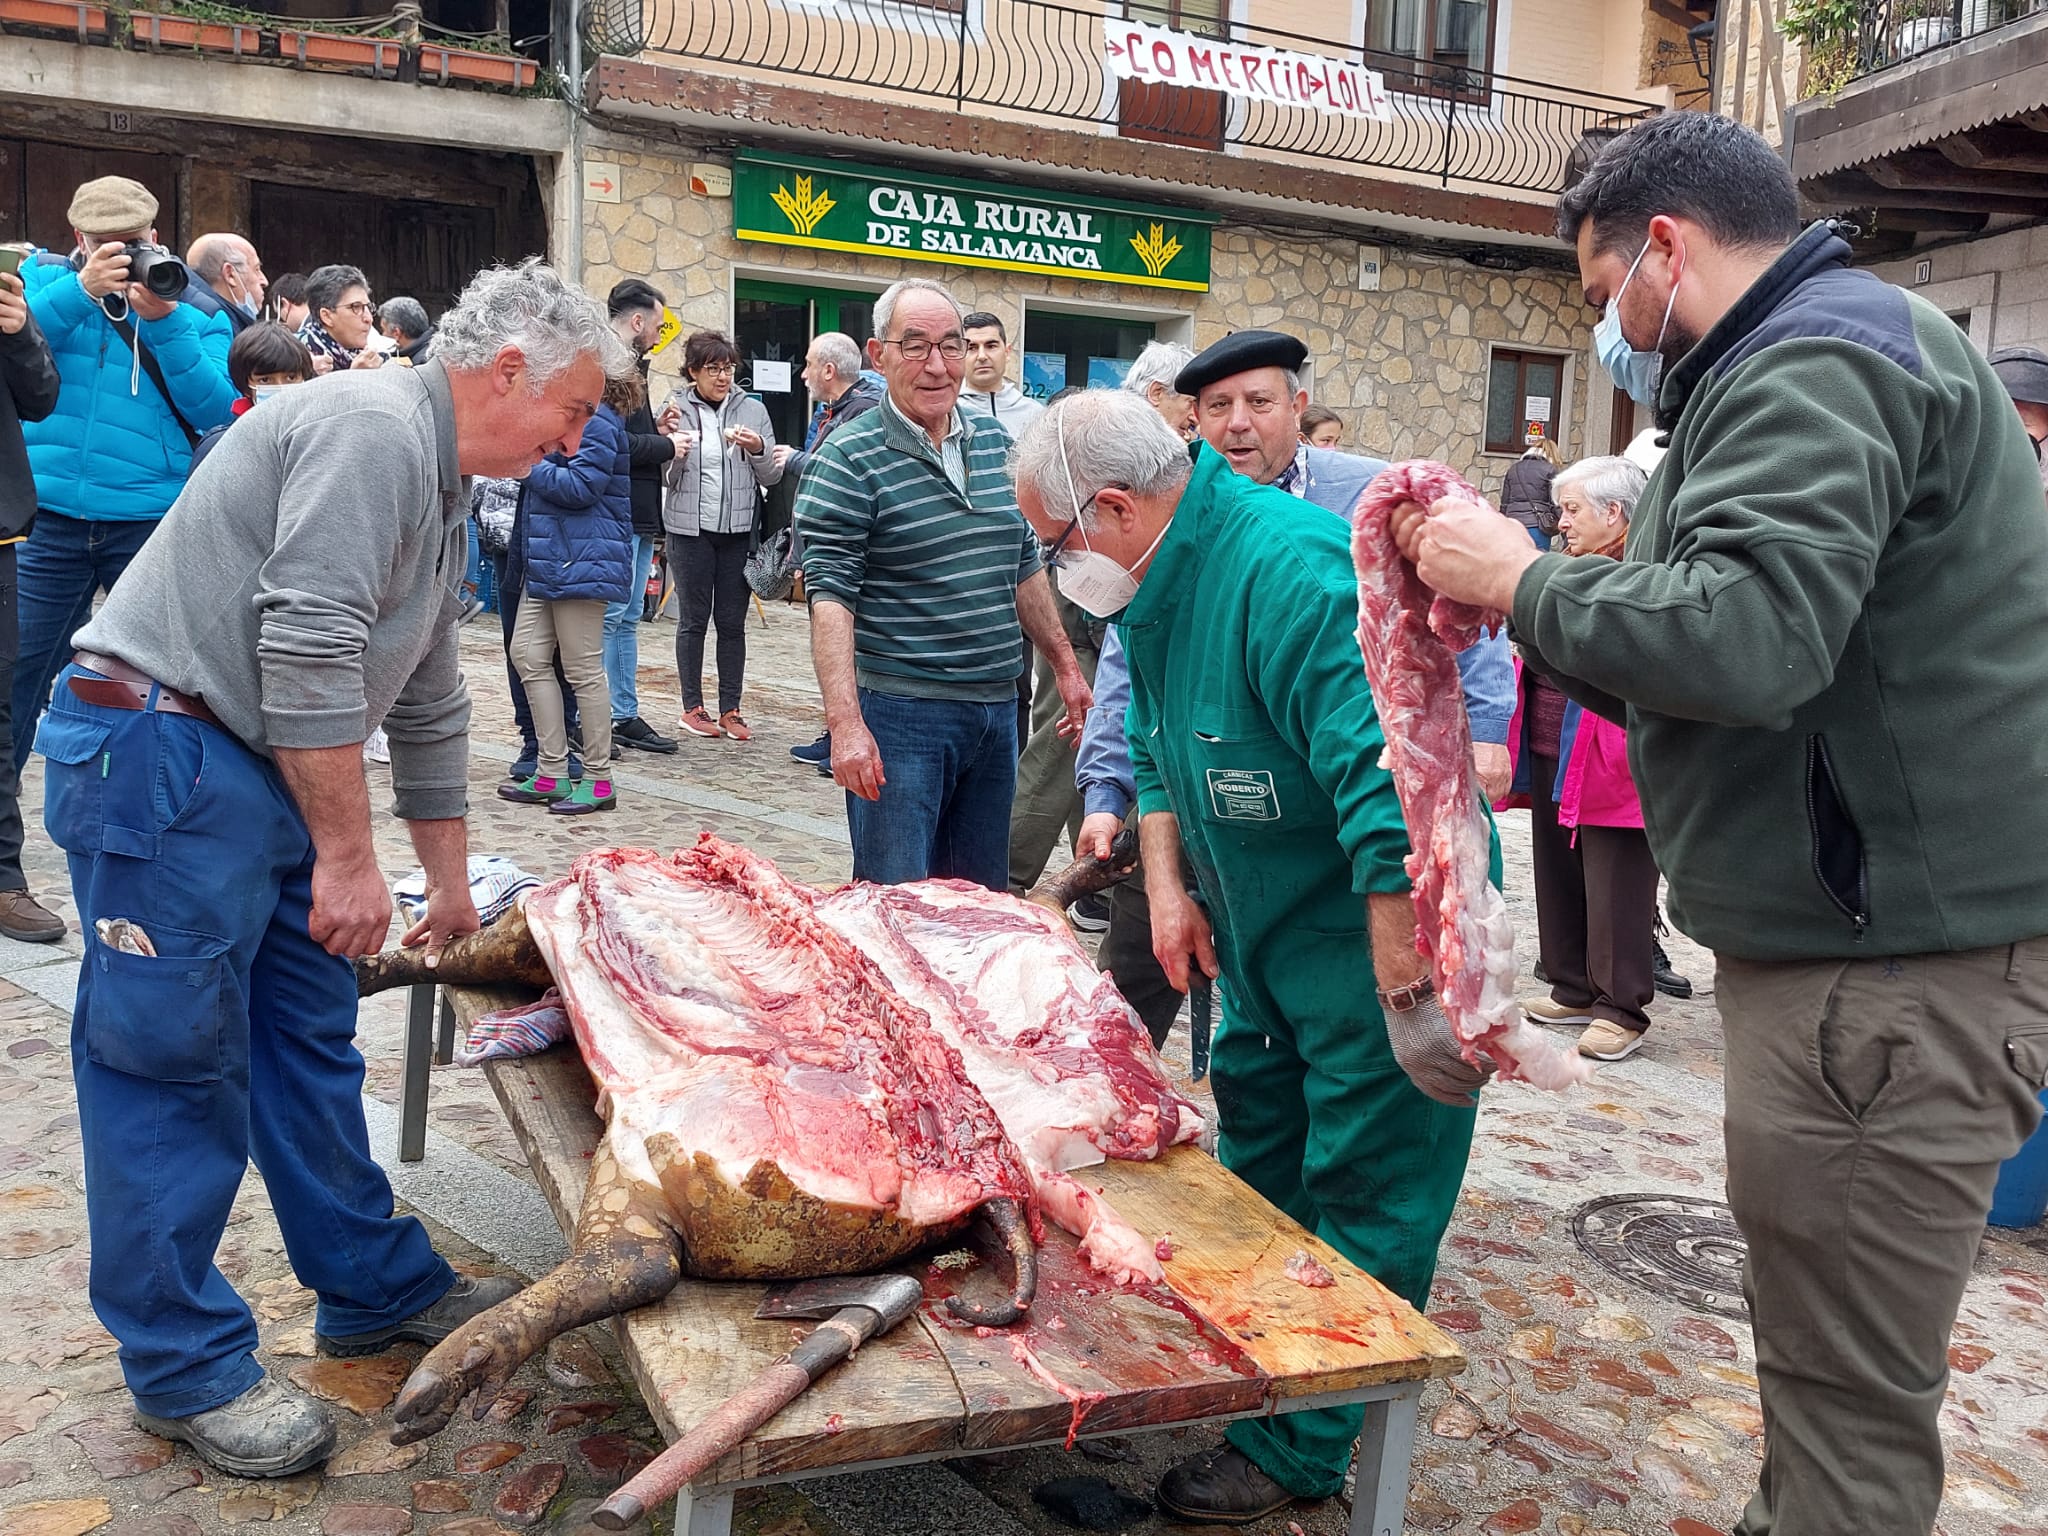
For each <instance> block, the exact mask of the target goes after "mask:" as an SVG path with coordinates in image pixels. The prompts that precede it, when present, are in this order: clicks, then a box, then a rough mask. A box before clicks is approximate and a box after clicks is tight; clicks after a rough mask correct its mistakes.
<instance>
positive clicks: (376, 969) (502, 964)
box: [356, 905, 554, 997]
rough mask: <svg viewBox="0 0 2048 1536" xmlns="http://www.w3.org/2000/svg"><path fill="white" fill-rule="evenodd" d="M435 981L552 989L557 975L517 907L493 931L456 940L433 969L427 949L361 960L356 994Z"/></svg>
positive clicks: (392, 951)
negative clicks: (550, 970) (552, 972)
mask: <svg viewBox="0 0 2048 1536" xmlns="http://www.w3.org/2000/svg"><path fill="white" fill-rule="evenodd" d="M422 981H435V982H442V983H445V984H446V985H448V986H453V987H511V986H518V985H520V984H522V983H523V984H525V985H527V986H531V987H542V988H545V987H551V986H553V985H554V977H553V975H552V974H551V973H550V972H549V971H548V967H547V962H546V961H545V960H543V959H541V955H540V946H539V945H537V944H535V943H534V942H533V934H532V933H531V932H530V931H529V930H528V928H527V926H526V908H525V906H524V905H521V906H517V907H514V908H513V909H512V910H511V911H510V912H507V913H506V914H505V915H504V916H503V917H501V918H499V919H498V920H497V921H496V922H495V923H493V924H491V926H490V927H488V928H481V929H478V930H477V931H476V932H475V933H472V934H469V935H467V936H466V937H463V938H460V939H457V940H456V941H455V942H454V943H452V944H450V945H448V946H447V947H446V948H444V949H443V950H442V951H441V960H440V963H439V964H438V965H436V966H434V967H433V968H432V969H429V968H428V966H427V952H426V950H425V949H424V948H417V949H387V950H385V951H384V953H382V954H381V955H365V956H363V957H362V958H361V959H360V960H358V961H356V995H357V996H358V997H371V996H374V995H375V994H376V993H379V992H388V991H390V990H391V989H392V988H393V987H409V986H412V985H413V984H415V983H416V982H422Z"/></svg>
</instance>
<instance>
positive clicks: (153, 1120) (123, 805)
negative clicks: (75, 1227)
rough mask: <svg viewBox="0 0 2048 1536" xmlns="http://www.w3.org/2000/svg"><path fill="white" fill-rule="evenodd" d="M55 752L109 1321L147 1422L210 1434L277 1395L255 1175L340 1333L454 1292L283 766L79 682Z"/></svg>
mask: <svg viewBox="0 0 2048 1536" xmlns="http://www.w3.org/2000/svg"><path fill="white" fill-rule="evenodd" d="M66 675H67V676H68V675H69V672H68V669H67V673H66ZM36 745H37V747H38V748H39V749H40V750H41V751H42V753H43V755H44V756H45V758H46V759H47V760H48V764H47V780H46V782H47V790H46V793H45V795H44V808H43V816H44V824H45V825H46V826H47V827H48V828H49V832H50V838H51V840H52V841H53V842H55V843H56V844H57V846H58V847H60V848H62V849H63V850H64V852H65V854H66V855H67V856H68V858H69V860H70V865H71V890H72V895H73V896H74V897H75V898H76V900H77V903H78V926H79V929H80V931H81V932H82V934H83V935H84V938H85V956H84V959H83V961H82V963H81V964H80V966H79V972H78V1000H77V1006H76V1009H75V1011H74V1013H73V1015H72V1022H71V1063H72V1077H73V1080H74V1083H75V1085H76V1087H77V1091H78V1118H79V1130H80V1134H81V1135H82V1136H83V1138H84V1142H85V1193H86V1222H87V1227H88V1230H89V1232H90V1235H91V1238H92V1266H91V1271H90V1276H89V1287H90V1291H91V1297H92V1305H93V1310H94V1312H96V1313H97V1314H98V1315H99V1318H100V1321H101V1322H103V1323H104V1324H105V1325H106V1327H107V1330H108V1332H110V1333H112V1334H113V1335H114V1337H115V1338H116V1339H118V1340H120V1344H121V1349H120V1356H121V1369H122V1372H123V1374H124V1375H125V1376H126V1378H127V1382H128V1389H129V1391H131V1392H132V1393H133V1394H134V1395H135V1402H136V1406H137V1407H139V1408H141V1409H142V1410H143V1411H144V1412H145V1413H154V1414H163V1415H166V1416H168V1417H177V1416H180V1415H184V1414H190V1413H199V1412H203V1411H204V1410H206V1409H208V1408H214V1407H218V1406H219V1405H220V1404H222V1403H225V1402H229V1401H231V1400H233V1399H234V1398H236V1397H239V1396H240V1395H241V1394H242V1393H244V1392H246V1391H248V1389H249V1388H250V1387H252V1386H254V1385H255V1384H256V1383H257V1381H259V1380H260V1379H261V1378H262V1376H263V1367H262V1365H261V1364H259V1363H258V1361H257V1359H256V1356H255V1349H256V1324H255V1321H254V1319H253V1318H251V1316H250V1315H249V1308H248V1306H247V1305H246V1304H245V1303H244V1302H243V1300H242V1298H241V1297H240V1296H238V1295H237V1294H236V1293H235V1289H234V1287H233V1286H232V1285H231V1284H229V1282H228V1280H227V1277H226V1276H225V1275H223V1274H222V1273H221V1272H220V1269H219V1268H218V1267H217V1266H216V1264H215V1262H214V1254H215V1250H216V1249H217V1248H218V1247H219V1244H220V1239H221V1233H222V1231H223V1229H224V1228H225V1227H226V1225H227V1221H228V1216H229V1213H230V1212H231V1211H232V1209H233V1207H234V1203H235V1192H236V1191H237V1190H238V1189H239V1188H240V1187H241V1184H242V1180H243V1179H244V1177H245V1176H246V1175H247V1173H248V1165H249V1162H250V1161H251V1159H253V1160H254V1161H255V1163H256V1166H257V1168H258V1169H260V1170H261V1172H262V1174H263V1182H264V1185H265V1186H266V1187H267V1188H268V1189H269V1191H270V1199H271V1203H272V1204H273V1205H274V1206H275V1208H276V1211H277V1224H278V1230H279V1231H280V1233H281V1234H282V1235H283V1237H284V1246H285V1253H286V1255H287V1256H288V1257H289V1258H290V1260H291V1266H292V1272H293V1273H294V1274H296V1275H297V1276H298V1277H299V1279H300V1280H301V1281H302V1282H303V1283H304V1284H306V1285H308V1286H310V1287H311V1288H312V1289H313V1292H314V1294H315V1295H316V1296H317V1297H318V1298H319V1311H318V1313H317V1315H316V1326H317V1327H318V1328H319V1330H320V1331H321V1332H322V1333H325V1334H329V1335H336V1336H343V1335H348V1334H357V1333H368V1332H371V1331H373V1330H375V1329H378V1328H384V1327H388V1326H389V1325H391V1324H392V1323H395V1322H398V1321H399V1320H400V1319H402V1318H405V1317H409V1316H411V1315H412V1314H413V1313H415V1312H417V1311H419V1310H420V1309H421V1308H423V1307H429V1306H432V1305H433V1304H434V1302H435V1301H436V1300H438V1299H439V1298H440V1296H441V1295H442V1294H443V1293H444V1292H445V1291H446V1290H447V1289H448V1287H449V1286H450V1285H451V1284H452V1283H453V1281H454V1273H453V1272H452V1271H451V1270H450V1269H449V1268H448V1266H447V1264H446V1263H444V1262H443V1261H442V1259H441V1258H440V1256H439V1255H438V1254H436V1253H435V1252H434V1248H433V1243H432V1241H431V1240H430V1239H429V1238H428V1236H427V1233H426V1229H425V1228H423V1227H422V1226H421V1225H420V1224H419V1222H418V1221H416V1220H414V1219H413V1218H412V1217H410V1216H396V1215H394V1214H393V1213H392V1205H391V1184H390V1182H389V1180H387V1179H386V1178H385V1176H384V1171H383V1169H381V1168H380V1167H378V1166H377V1163H376V1161H375V1159H373V1158H372V1157H371V1156H370V1146H369V1133H368V1128H367V1126H366V1125H365V1123H364V1119H363V1103H362V1090H363V1058H362V1056H361V1055H360V1054H359V1053H358V1052H357V1050H356V1044H355V1032H356V988H355V972H354V968H353V967H352V966H351V965H350V964H349V962H348V961H346V960H344V959H341V958H340V957H338V956H335V955H330V954H329V953H327V951H326V950H325V949H323V948H321V946H320V945H318V944H316V943H315V942H314V941H313V939H312V937H311V935H310V934H309V932H308V923H309V917H310V913H311V910H312V880H313V840H312V837H311V834H310V833H308V831H307V830H306V823H305V820H304V819H303V818H302V817H301V816H300V814H299V809H298V806H297V804H296V803H295V802H294V801H293V799H292V797H291V794H290V792H289V791H287V790H286V788H285V785H284V780H283V778H282V777H281V776H280V775H279V774H278V771H277V769H276V767H275V766H273V765H272V764H270V763H268V762H266V761H265V760H264V759H263V758H260V757H258V756H257V755H256V754H255V753H254V752H251V751H250V750H249V749H248V748H247V747H245V746H243V745H242V744H241V743H240V742H239V741H237V740H236V739H235V738H234V737H233V736H231V735H230V734H228V733H227V732H226V731H223V730H221V729H219V728H217V727H215V726H211V725H202V724H201V723H200V722H199V721H197V720H194V719H191V718H190V717H188V716H184V715H166V714H163V713H160V712H158V711H156V710H147V711H143V710H121V709H108V708H104V707H102V706H99V705H94V704H87V703H85V702H84V701H82V700H81V699H79V698H78V697H77V696H76V695H75V694H73V693H72V692H71V690H70V689H69V688H68V687H67V686H65V685H64V683H62V682H61V681H60V682H59V684H58V686H57V695H56V697H55V699H54V700H53V701H52V703H51V705H50V713H49V714H48V716H47V717H45V719H44V722H43V727H42V730H41V733H40V734H39V736H38V739H37V742H36ZM103 917H106V918H114V917H125V918H128V919H131V920H132V921H135V922H137V923H139V924H140V926H141V927H142V929H143V931H144V932H146V933H147V934H148V935H149V937H150V939H151V941H152V942H153V944H154V945H155V948H156V954H155V955H154V956H145V955H135V954H129V953H127V952H126V951H124V950H119V949H115V948H112V947H110V946H108V945H106V944H102V943H101V942H100V941H99V940H98V938H97V937H96V935H95V932H94V929H95V924H96V923H97V921H98V920H99V919H100V918H103Z"/></svg>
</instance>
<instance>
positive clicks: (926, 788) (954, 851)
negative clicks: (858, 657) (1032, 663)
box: [846, 688, 1017, 891]
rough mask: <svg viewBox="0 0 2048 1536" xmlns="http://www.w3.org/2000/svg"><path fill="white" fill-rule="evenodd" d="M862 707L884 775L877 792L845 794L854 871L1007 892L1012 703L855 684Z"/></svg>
mask: <svg viewBox="0 0 2048 1536" xmlns="http://www.w3.org/2000/svg"><path fill="white" fill-rule="evenodd" d="M860 713H861V718H862V719H863V720H865V721H866V722H867V727H868V731H869V733H870V734H871V735H873V737H874V738H875V746H876V748H877V750H879V751H880V753H881V754H882V774H883V776H884V777H885V778H886V779H887V780H888V782H887V783H886V784H884V785H883V786H882V794H881V798H880V799H878V800H863V799H861V798H860V797H859V796H858V795H855V794H853V793H852V792H851V791H849V792H848V794H847V796H846V822H847V827H848V829H849V830H850V832H851V833H852V836H853V878H854V879H856V880H873V881H876V882H879V883H881V884H884V885H898V884H901V883H902V882H904V881H906V880H924V879H928V878H930V877H932V876H951V877H953V878H954V879H958V880H972V881H974V882H975V883H976V884H977V885H985V886H987V887H988V888H989V889H990V890H992V891H1001V890H1007V889H1008V888H1009V884H1010V802H1011V801H1012V800H1013V799H1015V798H1016V794H1017V705H1016V701H1015V700H1014V699H1007V698H1006V699H1004V700H1003V701H1002V702H1001V703H998V704H966V703H962V702H960V701H958V700H956V699H906V698H902V697H900V696H898V695H896V694H890V693H876V692H874V691H873V690H872V689H868V688H863V689H861V691H860Z"/></svg>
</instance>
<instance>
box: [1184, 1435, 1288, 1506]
mask: <svg viewBox="0 0 2048 1536" xmlns="http://www.w3.org/2000/svg"><path fill="white" fill-rule="evenodd" d="M1293 1502H1294V1495H1293V1494H1291V1493H1289V1492H1288V1491H1287V1490H1286V1489H1285V1488H1282V1487H1281V1486H1280V1485H1279V1484H1278V1483H1276V1482H1274V1481H1273V1479H1272V1478H1270V1477H1268V1476H1266V1474H1265V1473H1263V1472H1261V1471H1260V1470H1259V1469H1258V1467H1257V1466H1255V1465H1254V1464H1253V1462H1252V1459H1251V1457H1249V1456H1247V1455H1245V1453H1244V1452H1243V1451H1240V1450H1239V1449H1238V1448H1237V1447H1236V1446H1234V1445H1219V1446H1217V1447H1216V1449H1214V1450H1213V1451H1203V1452H1202V1453H1201V1454H1200V1455H1199V1456H1190V1457H1189V1458H1188V1459H1187V1460H1186V1461H1182V1462H1177V1463H1175V1464H1174V1465H1173V1466H1172V1467H1171V1468H1170V1469H1168V1471H1167V1474H1166V1476H1164V1477H1162V1478H1160V1479H1159V1503H1160V1507H1161V1508H1163V1509H1165V1510H1166V1511H1167V1512H1168V1513H1170V1514H1174V1515H1178V1516H1179V1517H1180V1518H1181V1519H1183V1520H1188V1521H1192V1522H1194V1523H1195V1524H1198V1525H1250V1524H1251V1523H1252V1522H1253V1521H1254V1520H1257V1519H1259V1518H1261V1517H1262V1516H1265V1515H1270V1514H1271V1513H1273V1511H1274V1510H1276V1509H1285V1508H1286V1507H1287V1506H1288V1505H1289V1504H1292V1503H1293Z"/></svg>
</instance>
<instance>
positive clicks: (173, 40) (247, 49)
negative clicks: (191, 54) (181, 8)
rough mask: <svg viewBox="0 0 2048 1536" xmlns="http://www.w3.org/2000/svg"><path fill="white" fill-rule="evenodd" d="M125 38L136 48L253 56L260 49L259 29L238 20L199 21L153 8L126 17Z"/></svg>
mask: <svg viewBox="0 0 2048 1536" xmlns="http://www.w3.org/2000/svg"><path fill="white" fill-rule="evenodd" d="M128 39H129V42H130V43H131V44H132V45H133V46H135V47H137V48H198V49H201V50H203V51H205V52H207V53H226V54H232V55H233V56H234V57H236V58H244V57H247V58H254V57H255V56H256V54H257V53H258V51H259V50H260V47H261V44H262V41H263V33H262V30H261V29H260V28H257V27H250V26H244V25H243V24H242V23H240V22H229V21H201V20H200V19H199V18H198V17H196V16H166V15H162V14H160V13H158V12H154V11H133V12H131V13H130V14H129V17H128Z"/></svg>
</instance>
